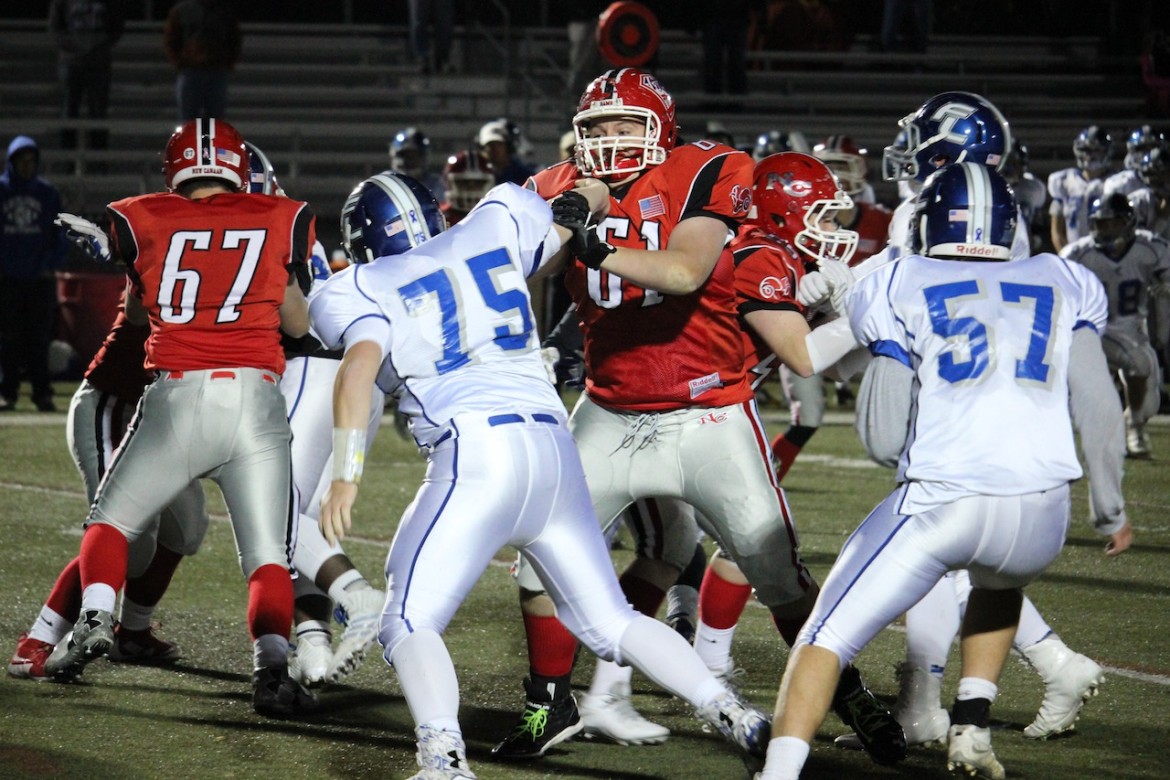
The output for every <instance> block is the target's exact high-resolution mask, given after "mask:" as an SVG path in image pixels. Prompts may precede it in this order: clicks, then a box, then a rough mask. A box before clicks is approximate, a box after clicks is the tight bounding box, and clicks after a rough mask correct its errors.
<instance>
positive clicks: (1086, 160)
mask: <svg viewBox="0 0 1170 780" xmlns="http://www.w3.org/2000/svg"><path fill="white" fill-rule="evenodd" d="M1112 154H1113V137H1112V136H1111V135H1109V131H1108V130H1106V129H1105V128H1103V127H1101V126H1100V125H1090V126H1089V127H1086V128H1085V129H1084V130H1082V131H1081V132H1079V133H1077V137H1076V139H1074V140H1073V157H1075V158H1076V160H1077V167H1078V168H1080V169H1081V170H1082V171H1084V172H1085V173H1087V174H1089V175H1090V176H1094V175H1097V174H1100V173H1101V172H1102V171H1104V170H1106V169H1107V168H1108V167H1109V157H1110V155H1112Z"/></svg>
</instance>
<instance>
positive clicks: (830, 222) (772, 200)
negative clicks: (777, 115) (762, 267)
mask: <svg viewBox="0 0 1170 780" xmlns="http://www.w3.org/2000/svg"><path fill="white" fill-rule="evenodd" d="M851 208H853V199H852V198H850V197H849V195H848V194H846V193H845V191H844V190H842V189H841V185H840V183H838V181H837V177H836V176H834V175H833V172H832V171H831V170H829V166H827V165H825V163H823V162H821V161H820V160H818V159H817V158H815V157H813V156H811V155H807V154H801V153H800V152H780V153H779V154H773V155H771V156H769V157H765V158H764V159H762V160H760V161H759V162H758V163H756V171H755V176H754V180H753V184H752V210H751V212H749V213H748V217H747V220H746V221H747V222H750V223H752V224H755V225H759V226H760V227H761V228H763V229H764V230H766V231H768V232H769V233H772V234H774V235H777V236H779V237H780V238H784V239H787V240H788V241H789V242H790V243H791V244H792V245H793V246H795V247H796V248H797V249H799V250H800V251H801V252H803V253H804V254H805V255H806V256H807V258H808V259H810V260H822V259H825V258H830V257H831V258H834V259H837V260H840V261H841V262H844V263H847V262H849V258H850V257H852V256H853V252H854V250H856V249H857V233H856V232H855V231H852V230H846V229H844V228H842V227H841V226H840V225H838V224H837V212H838V211H844V210H846V209H851Z"/></svg>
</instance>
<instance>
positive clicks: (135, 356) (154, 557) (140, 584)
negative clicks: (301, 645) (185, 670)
mask: <svg viewBox="0 0 1170 780" xmlns="http://www.w3.org/2000/svg"><path fill="white" fill-rule="evenodd" d="M149 333H150V329H149V328H148V327H147V326H146V325H145V323H144V324H141V325H135V324H132V323H130V322H129V321H128V320H127V319H126V314H125V312H124V311H123V310H122V307H119V311H118V316H117V317H116V318H115V319H114V324H113V326H112V327H111V328H110V333H109V335H107V336H106V339H105V341H104V342H103V343H102V347H101V349H99V350H98V352H97V354H96V355H95V356H94V358H93V361H92V362H91V363H90V364H89V368H88V369H87V370H86V372H85V377H84V379H82V381H81V384H80V385H79V386H78V388H77V392H75V393H74V394H73V400H72V401H71V402H70V404H69V423H68V427H67V429H66V432H67V437H68V440H69V449H70V451H71V452H72V454H73V461H74V463H76V464H77V469H78V471H79V472H81V478H82V482H83V483H84V484H85V494H86V499H87V500H88V501H89V502H92V501H93V498H94V494H95V493H96V491H97V487H98V483H99V482H100V481H101V478H102V476H103V475H104V474H105V473H106V470H107V468H108V467H109V465H110V461H111V459H112V458H113V455H114V451H115V450H116V449H117V447H118V443H119V442H120V441H121V440H122V435H123V434H124V433H125V431H126V427H127V425H128V424H129V422H130V418H131V415H132V414H133V413H134V406H135V405H136V404H137V403H138V399H139V398H140V397H141V396H142V391H143V389H144V388H145V387H146V386H147V385H148V384H150V382H151V381H152V379H153V377H152V376H150V375H149V374H148V373H147V372H146V370H145V368H144V367H143V362H144V361H145V359H146V352H145V349H144V344H145V342H146V337H147V335H148V334H149ZM207 523H208V517H207V511H206V508H205V506H204V501H203V486H202V485H200V484H199V481H198V480H194V481H192V482H190V483H189V484H188V485H187V487H186V488H185V489H184V490H183V491H182V492H181V493H180V494H179V496H178V497H177V498H176V499H175V500H174V501H173V502H172V503H171V505H170V506H169V507H167V508H166V509H165V510H164V511H163V512H162V513H161V514H160V515H159V516H158V517H157V524H156V525H153V526H152V530H151V531H150V532H148V533H144V534H143V535H141V536H139V537H138V539H136V540H135V543H134V544H133V545H131V546H130V550H129V555H128V565H127V579H126V587H125V591H124V593H123V595H122V609H121V615H120V617H119V620H118V622H117V623H116V624H115V626H114V634H115V637H116V640H115V642H114V645H113V647H112V648H111V649H110V660H114V661H127V662H131V663H151V664H156V663H171V662H173V661H175V660H177V659H178V658H179V656H180V650H179V646H178V645H177V644H175V643H174V642H170V641H167V640H165V639H162V638H160V637H159V636H158V635H157V634H156V633H155V632H154V629H153V627H152V626H151V617H152V616H153V613H154V608H155V606H156V605H157V604H158V602H159V599H161V598H162V595H163V593H164V592H165V591H166V588H167V586H168V585H169V584H170V581H171V577H172V576H173V575H174V573H175V569H176V568H177V567H178V565H179V562H180V561H181V560H182V559H183V557H184V556H186V555H194V554H195V552H196V551H197V550H198V549H199V546H200V544H201V543H202V541H203V535H204V532H205V531H206V530H207ZM156 542H157V545H156ZM79 564H80V559H79V558H74V559H73V560H71V561H70V562H69V563H68V564H66V566H65V568H64V569H62V570H61V573H60V574H59V575H58V576H57V580H56V582H55V583H54V585H53V589H52V591H51V592H50V593H49V597H48V598H47V599H46V600H45V603H44V605H43V606H42V607H41V611H40V613H39V614H38V615H37V619H36V621H35V622H34V623H33V625H32V627H31V628H30V629H29V630H28V631H27V632H26V633H24V634H22V635H21V637H20V640H19V641H18V643H17V647H16V652H15V653H14V654H13V656H12V659H11V660H10V661H9V662H8V673H9V674H10V675H11V676H13V677H20V678H25V679H31V680H44V679H48V677H47V675H46V674H45V662H46V661H47V660H48V659H49V655H50V654H51V653H52V651H53V648H54V647H55V646H56V645H57V644H58V643H59V642H60V641H61V639H62V638H64V636H65V634H66V633H68V631H69V629H70V628H71V627H72V626H73V624H74V623H75V622H77V618H78V615H79V613H80V609H81V570H80V565H79Z"/></svg>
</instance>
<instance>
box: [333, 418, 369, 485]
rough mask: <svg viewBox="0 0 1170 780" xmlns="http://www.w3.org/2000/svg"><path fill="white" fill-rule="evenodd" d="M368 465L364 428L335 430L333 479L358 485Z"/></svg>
mask: <svg viewBox="0 0 1170 780" xmlns="http://www.w3.org/2000/svg"><path fill="white" fill-rule="evenodd" d="M365 465H366V431H365V429H364V428H334V429H333V479H334V481H338V480H340V481H342V482H353V483H355V484H356V483H358V482H361V481H362V469H363V468H364V467H365Z"/></svg>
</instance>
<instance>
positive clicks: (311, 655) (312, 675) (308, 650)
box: [288, 631, 333, 688]
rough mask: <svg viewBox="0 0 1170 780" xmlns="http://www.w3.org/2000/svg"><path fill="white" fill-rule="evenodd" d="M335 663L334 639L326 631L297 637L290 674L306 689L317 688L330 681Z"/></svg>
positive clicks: (290, 664) (289, 663) (290, 663)
mask: <svg viewBox="0 0 1170 780" xmlns="http://www.w3.org/2000/svg"><path fill="white" fill-rule="evenodd" d="M332 663H333V638H332V637H331V636H330V635H329V634H328V633H327V632H325V631H313V632H311V633H308V634H305V635H304V636H298V637H297V643H296V645H294V646H293V651H292V657H291V658H290V659H289V662H288V674H289V677H292V678H293V679H294V680H296V681H297V682H299V683H300V684H301V685H303V686H305V687H306V688H316V687H318V686H320V685H323V684H324V683H325V681H326V679H328V675H329V666H330V664H332Z"/></svg>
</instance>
